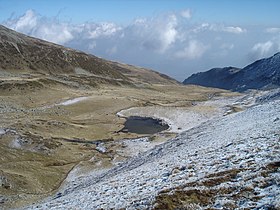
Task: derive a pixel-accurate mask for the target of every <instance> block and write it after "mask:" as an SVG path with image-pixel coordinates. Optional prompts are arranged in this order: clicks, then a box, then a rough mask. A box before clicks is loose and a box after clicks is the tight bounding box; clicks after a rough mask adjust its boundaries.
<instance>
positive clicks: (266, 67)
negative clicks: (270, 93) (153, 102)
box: [183, 52, 280, 92]
mask: <svg viewBox="0 0 280 210" xmlns="http://www.w3.org/2000/svg"><path fill="white" fill-rule="evenodd" d="M230 71H233V72H230ZM183 84H185V85H186V84H195V85H201V86H206V87H216V88H222V89H227V90H233V91H239V92H242V91H246V90H248V89H270V88H274V87H279V86H280V52H278V53H276V54H274V55H273V56H271V57H269V58H263V59H260V60H257V61H255V62H253V63H251V64H249V65H247V66H245V67H244V68H242V69H239V68H236V67H225V68H213V69H210V70H208V71H206V72H199V73H196V74H192V75H191V76H190V77H188V78H187V79H185V80H184V81H183Z"/></svg>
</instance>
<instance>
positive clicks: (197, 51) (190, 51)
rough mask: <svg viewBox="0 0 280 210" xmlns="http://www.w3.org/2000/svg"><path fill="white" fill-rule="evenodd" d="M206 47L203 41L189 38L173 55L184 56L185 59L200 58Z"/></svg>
mask: <svg viewBox="0 0 280 210" xmlns="http://www.w3.org/2000/svg"><path fill="white" fill-rule="evenodd" d="M207 49H208V46H206V45H204V44H203V43H201V42H199V41H197V40H190V41H189V43H188V44H187V46H186V47H185V48H184V49H183V50H181V51H178V52H177V53H176V54H175V56H176V57H177V58H185V59H190V60H192V59H197V58H200V57H201V56H202V55H203V54H204V53H205V51H206V50H207Z"/></svg>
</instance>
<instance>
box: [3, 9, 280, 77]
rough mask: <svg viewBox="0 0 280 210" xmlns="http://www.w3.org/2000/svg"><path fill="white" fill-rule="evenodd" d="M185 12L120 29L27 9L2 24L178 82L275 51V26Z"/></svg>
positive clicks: (279, 38) (279, 34)
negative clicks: (206, 18)
mask: <svg viewBox="0 0 280 210" xmlns="http://www.w3.org/2000/svg"><path fill="white" fill-rule="evenodd" d="M192 18H193V14H192V11H191V10H190V9H185V10H182V11H177V12H170V13H165V14H161V15H157V16H154V17H149V18H141V19H135V20H133V21H132V22H131V23H129V24H126V25H119V24H117V23H114V22H85V23H82V24H77V23H75V24H74V23H72V22H67V21H60V20H59V19H58V18H55V17H44V16H42V15H40V14H38V13H37V12H36V11H34V10H27V11H26V12H25V14H22V15H21V16H19V17H11V18H9V19H7V20H6V21H4V22H3V23H2V24H3V25H5V26H7V27H9V28H11V29H14V30H16V31H18V32H22V33H24V34H27V35H31V36H34V37H37V38H41V39H44V40H47V41H50V42H54V43H57V44H61V45H64V46H67V47H72V48H75V49H79V50H83V51H86V52H88V53H91V54H94V55H97V56H100V57H103V58H106V59H111V60H117V61H121V62H125V63H129V64H133V65H139V66H143V67H148V68H153V69H155V70H158V71H160V72H163V73H166V74H168V75H170V76H172V77H174V78H176V79H178V80H180V81H182V80H183V79H185V78H186V77H187V76H189V75H190V74H191V73H194V72H197V71H205V70H208V69H210V68H213V67H224V66H229V65H231V66H237V67H243V66H245V65H247V64H249V63H250V62H252V61H254V60H257V59H260V58H263V57H268V56H271V55H273V54H274V53H276V52H278V51H280V28H278V27H264V26H260V27H257V26H247V27H244V26H238V25H226V24H221V23H210V22H200V23H199V22H195V21H193V20H192Z"/></svg>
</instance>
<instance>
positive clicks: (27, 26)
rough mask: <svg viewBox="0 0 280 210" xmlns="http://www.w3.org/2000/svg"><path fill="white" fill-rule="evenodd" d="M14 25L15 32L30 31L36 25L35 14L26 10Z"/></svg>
mask: <svg viewBox="0 0 280 210" xmlns="http://www.w3.org/2000/svg"><path fill="white" fill-rule="evenodd" d="M12 24H14V29H15V30H17V31H27V32H29V31H31V30H32V29H33V28H34V27H35V26H36V25H37V14H36V13H35V12H34V11H33V10H27V11H26V13H25V14H24V15H23V16H21V17H20V18H19V19H18V20H17V21H16V22H14V23H12Z"/></svg>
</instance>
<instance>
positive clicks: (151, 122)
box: [120, 116, 169, 134]
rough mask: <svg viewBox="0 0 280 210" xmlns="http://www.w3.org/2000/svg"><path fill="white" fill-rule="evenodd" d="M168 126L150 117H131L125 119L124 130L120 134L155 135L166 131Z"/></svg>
mask: <svg viewBox="0 0 280 210" xmlns="http://www.w3.org/2000/svg"><path fill="white" fill-rule="evenodd" d="M168 128H169V126H168V125H167V124H165V123H164V122H163V121H162V120H160V119H154V118H151V117H139V116H131V117H128V118H127V119H126V122H125V123H124V128H123V129H122V130H120V132H127V133H128V132H129V133H137V134H155V133H158V132H161V131H164V130H167V129H168Z"/></svg>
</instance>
